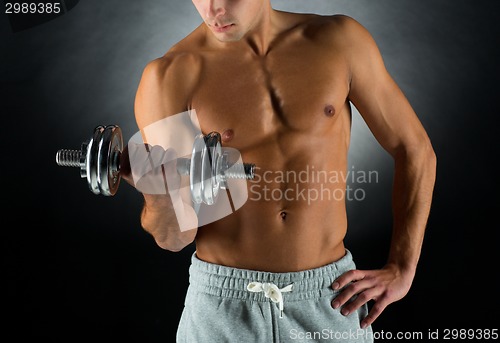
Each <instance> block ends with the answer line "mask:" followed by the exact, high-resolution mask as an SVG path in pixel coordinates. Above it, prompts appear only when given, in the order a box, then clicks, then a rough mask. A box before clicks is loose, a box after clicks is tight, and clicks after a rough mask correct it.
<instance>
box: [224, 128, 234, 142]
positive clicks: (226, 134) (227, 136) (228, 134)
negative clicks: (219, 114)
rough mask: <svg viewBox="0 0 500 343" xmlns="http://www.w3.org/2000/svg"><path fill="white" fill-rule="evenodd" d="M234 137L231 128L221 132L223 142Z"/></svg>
mask: <svg viewBox="0 0 500 343" xmlns="http://www.w3.org/2000/svg"><path fill="white" fill-rule="evenodd" d="M233 138H234V131H233V130H231V129H227V130H224V132H222V141H223V142H229V141H231V140H232V139H233Z"/></svg>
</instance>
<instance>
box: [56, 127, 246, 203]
mask: <svg viewBox="0 0 500 343" xmlns="http://www.w3.org/2000/svg"><path fill="white" fill-rule="evenodd" d="M122 151H123V136H122V131H121V129H120V127H119V126H118V125H107V126H104V125H99V126H97V127H96V128H95V129H94V133H93V135H92V137H91V138H90V139H89V140H87V141H85V142H83V143H82V145H81V148H80V150H69V149H61V150H58V151H57V153H56V163H57V165H59V166H62V167H77V168H80V176H81V178H86V179H87V183H88V186H89V188H90V190H91V191H92V192H93V193H94V194H102V195H105V196H113V195H115V194H116V192H117V190H118V186H119V184H120V180H121V176H120V157H121V155H122ZM176 162H177V171H178V172H179V174H181V175H189V184H190V190H191V196H192V200H193V202H194V203H195V204H201V203H202V202H203V203H205V204H207V205H212V204H213V203H214V202H215V198H216V196H217V194H218V191H219V189H221V188H225V187H226V185H227V184H226V181H227V179H253V178H254V170H255V164H252V163H230V161H229V158H228V154H227V153H226V152H222V147H221V135H220V134H219V133H218V132H215V131H213V132H210V133H208V134H206V135H203V134H198V135H197V136H196V137H195V139H194V144H193V148H192V154H191V158H178V159H177V160H176Z"/></svg>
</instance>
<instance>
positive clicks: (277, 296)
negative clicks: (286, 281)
mask: <svg viewBox="0 0 500 343" xmlns="http://www.w3.org/2000/svg"><path fill="white" fill-rule="evenodd" d="M292 288H293V284H291V285H288V286H286V287H283V288H281V289H280V288H278V286H276V285H275V284H274V283H270V282H264V283H261V282H250V283H249V284H248V286H247V290H248V291H250V292H255V293H259V292H264V295H265V297H266V298H269V299H271V301H272V302H274V303H278V306H279V309H280V318H283V294H282V293H286V292H291V291H292Z"/></svg>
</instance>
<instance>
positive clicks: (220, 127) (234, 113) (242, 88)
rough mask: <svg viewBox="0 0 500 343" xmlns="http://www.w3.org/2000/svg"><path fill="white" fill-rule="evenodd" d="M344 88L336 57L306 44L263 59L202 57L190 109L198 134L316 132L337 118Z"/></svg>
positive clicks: (339, 60)
mask: <svg viewBox="0 0 500 343" xmlns="http://www.w3.org/2000/svg"><path fill="white" fill-rule="evenodd" d="M348 87H349V79H348V71H347V67H346V65H345V63H344V62H343V59H342V58H341V56H339V55H338V54H336V53H335V52H334V51H328V50H325V49H320V48H318V47H316V46H314V45H313V44H312V43H308V42H307V41H306V42H304V43H301V44H295V45H294V46H293V48H292V47H285V48H280V49H276V51H271V52H270V53H269V54H268V55H267V56H256V55H251V54H248V53H247V54H245V53H241V54H238V53H234V54H232V53H229V54H220V53H218V54H212V55H210V54H207V55H206V56H204V62H203V67H202V72H201V75H200V78H199V83H198V85H197V86H196V89H195V91H194V92H193V96H192V101H191V104H190V105H191V108H192V109H195V110H196V112H197V114H198V119H199V121H200V125H201V128H202V130H203V131H204V132H205V131H211V130H216V131H219V132H223V131H224V130H226V129H231V130H233V131H238V132H245V133H247V134H251V135H253V136H255V137H258V138H260V139H262V138H263V137H265V136H268V135H275V134H276V133H280V132H287V131H294V132H303V133H310V134H319V133H320V132H324V131H325V130H329V129H332V128H333V127H334V126H335V123H336V122H337V119H338V117H340V116H342V112H344V111H345V108H346V99H347V94H348ZM339 125H340V124H339Z"/></svg>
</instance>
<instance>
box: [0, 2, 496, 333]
mask: <svg viewBox="0 0 500 343" xmlns="http://www.w3.org/2000/svg"><path fill="white" fill-rule="evenodd" d="M273 4H274V6H275V7H276V8H278V9H283V10H290V11H298V12H312V13H319V14H335V13H343V14H347V15H350V16H352V17H354V18H355V19H357V20H358V21H359V22H361V23H362V24H363V25H364V26H365V27H366V28H367V29H368V30H369V31H370V32H371V33H372V35H373V36H374V38H375V40H376V41H377V43H378V44H379V47H380V50H381V52H382V54H383V56H384V59H385V62H386V66H387V68H388V70H389V71H390V73H391V74H392V75H393V77H394V78H395V80H396V81H397V82H398V84H399V85H400V86H401V88H402V90H403V91H404V92H405V94H406V95H407V97H408V98H409V100H410V102H411V103H412V105H413V106H414V108H415V110H416V112H417V114H418V115H419V117H420V119H421V120H422V122H423V124H424V126H425V128H426V129H427V130H428V133H429V135H430V137H431V139H432V142H433V144H434V147H435V150H436V153H437V156H438V174H437V175H438V177H437V183H436V188H435V193H434V202H433V207H432V212H431V216H430V218H429V225H428V230H427V234H426V237H425V241H424V246H423V250H422V256H421V260H420V264H419V267H418V271H417V275H416V278H415V280H414V284H413V286H412V289H411V290H410V292H409V294H408V295H407V296H406V297H405V298H404V299H403V300H401V301H399V302H397V303H394V304H392V305H390V306H389V307H388V308H387V309H386V311H385V312H384V313H383V315H382V316H381V317H380V318H379V319H378V320H377V321H376V322H375V324H374V330H375V331H379V332H380V331H385V332H392V333H394V334H395V333H396V332H397V331H407V332H410V331H422V332H424V333H425V334H427V332H428V330H435V329H441V330H443V329H444V328H451V329H469V328H474V329H486V328H490V329H491V328H495V327H498V321H499V318H498V305H499V301H498V296H497V295H496V292H497V291H498V289H499V284H498V281H496V280H495V275H496V274H497V270H498V268H497V267H496V264H495V261H496V260H498V247H497V245H498V242H499V241H498V233H497V230H498V228H499V225H498V223H497V220H496V219H497V217H498V213H499V210H500V208H499V201H498V193H497V192H498V169H497V167H495V164H494V162H495V160H496V159H497V158H498V143H497V139H498V136H497V123H498V120H497V118H496V117H497V115H498V114H499V111H498V110H497V108H498V103H497V101H496V100H497V99H498V95H499V94H498V93H499V89H500V88H499V86H498V81H499V68H498V61H499V60H500V59H499V58H500V53H499V48H498V47H499V43H500V24H499V20H498V18H499V17H498V15H499V13H500V12H499V9H500V8H499V2H498V1H496V0H490V1H486V0H482V1H477V0H476V1H472V0H468V1H465V0H462V1H458V0H453V1H452V0H432V1H431V0H425V1H424V0H379V1H373V0H364V1H361V0H359V1H347V0H344V1H327V0H322V1H320V0H313V1H311V0H308V1H305V0H304V1H285V0H281V1H273ZM3 12H4V10H3V9H2V14H1V15H0V37H1V38H0V62H1V63H0V80H1V86H0V87H1V88H0V90H1V92H0V94H1V102H0V111H1V114H2V124H1V125H0V127H1V130H2V131H1V132H2V148H3V149H2V153H3V155H2V158H1V163H2V167H1V168H0V173H1V176H2V178H1V180H2V186H3V187H2V195H3V199H4V205H3V206H2V213H3V224H2V231H1V232H2V236H3V239H2V240H1V242H2V256H3V258H2V285H3V287H2V288H3V291H2V294H3V296H4V300H2V307H1V308H2V310H3V311H2V312H3V313H4V315H6V316H7V319H6V320H4V321H3V324H4V325H5V326H6V328H8V329H9V330H7V331H6V330H3V333H7V332H10V331H12V333H14V334H15V336H14V337H17V338H18V339H19V340H21V339H22V338H28V339H41V338H48V339H50V341H52V342H73V341H79V340H85V341H87V340H90V339H108V340H109V341H117V342H118V341H119V342H123V341H135V342H139V341H140V342H172V341H174V337H175V330H176V326H177V322H178V319H179V316H180V313H181V311H182V305H183V299H184V295H185V290H186V287H187V283H188V272H187V267H188V265H189V257H190V255H191V254H192V252H193V251H194V246H189V247H187V248H186V249H184V250H183V251H182V252H180V253H171V252H166V251H163V250H161V249H160V248H159V247H157V246H156V245H155V244H154V242H153V240H152V238H151V237H150V236H149V235H148V234H146V233H145V232H144V231H143V230H142V229H141V228H140V225H139V214H140V211H141V206H142V198H141V196H140V194H138V193H137V192H136V191H135V190H134V189H132V188H131V187H129V186H128V185H123V186H122V187H121V188H120V190H119V191H118V194H117V195H116V196H115V197H114V198H106V197H102V196H96V195H93V194H92V193H90V191H89V190H88V188H87V185H86V182H85V181H84V180H82V179H80V177H79V175H78V170H77V169H74V170H72V169H63V168H61V167H58V166H57V165H56V164H55V159H54V157H55V152H56V151H57V150H58V149H60V148H79V146H80V144H81V142H82V141H84V140H86V139H88V138H89V137H90V135H91V132H92V130H93V128H94V127H95V126H96V125H98V124H119V125H120V126H121V127H122V129H123V132H124V136H125V139H126V140H127V139H128V138H129V137H131V136H132V135H133V134H134V133H135V132H136V126H135V121H134V117H133V102H134V96H135V91H136V89H137V85H138V82H139V78H140V75H141V73H142V69H143V67H144V66H145V65H146V63H147V62H149V61H150V60H152V59H154V58H157V57H159V56H161V55H162V54H163V53H164V52H165V51H167V50H168V48H169V47H170V46H171V45H172V44H174V43H175V42H177V41H178V40H180V39H181V38H183V37H184V36H185V35H186V34H188V33H190V32H191V31H192V30H193V29H194V28H195V27H196V26H197V25H198V24H199V23H200V18H199V15H198V13H197V12H196V10H195V8H194V6H193V5H192V3H191V1H188V0H183V1H174V0H151V1H123V0H121V1H118V0H107V1H98V0H85V1H81V2H80V3H79V4H78V5H77V6H76V7H75V8H73V9H72V10H71V11H70V12H68V13H67V14H65V15H63V16H61V17H59V18H57V19H55V20H52V21H49V22H47V23H44V24H42V25H40V26H37V27H34V28H32V29H29V30H25V31H21V32H17V33H14V32H12V30H11V29H10V26H9V21H8V20H7V17H6V15H5V14H3ZM350 159H351V161H350V164H351V165H355V166H356V169H357V170H377V171H378V173H379V182H378V183H372V184H370V185H366V187H365V190H366V199H365V200H364V201H359V202H356V201H353V202H349V203H348V210H349V233H348V236H347V240H346V244H347V247H348V248H349V249H350V250H351V251H352V252H353V254H354V256H355V258H356V260H357V264H358V267H359V268H379V267H381V266H382V264H383V262H384V260H385V258H386V254H387V249H388V244H389V238H390V229H391V207H390V191H391V182H392V160H391V159H390V158H389V156H388V154H387V153H385V152H384V151H383V150H382V149H381V148H380V147H379V146H378V145H377V143H376V141H375V140H374V139H373V137H372V136H371V134H370V132H369V131H368V129H367V128H366V125H365V124H364V123H363V122H362V120H361V119H360V117H359V114H358V113H357V112H354V122H353V137H352V149H351V152H350Z"/></svg>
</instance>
